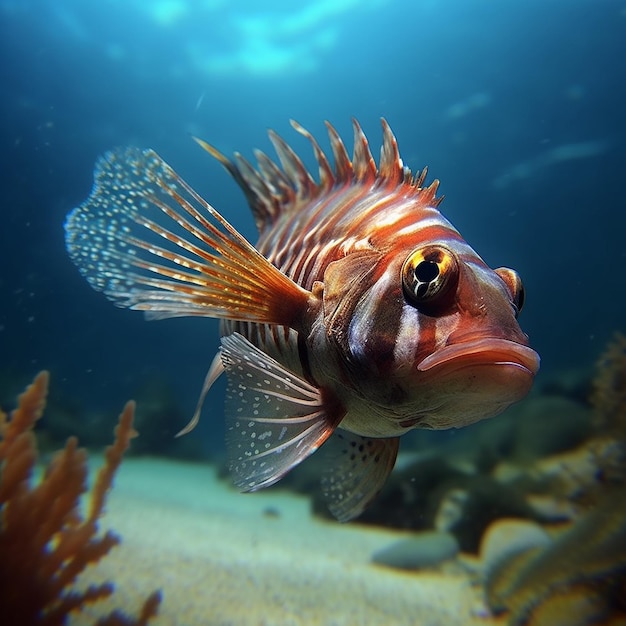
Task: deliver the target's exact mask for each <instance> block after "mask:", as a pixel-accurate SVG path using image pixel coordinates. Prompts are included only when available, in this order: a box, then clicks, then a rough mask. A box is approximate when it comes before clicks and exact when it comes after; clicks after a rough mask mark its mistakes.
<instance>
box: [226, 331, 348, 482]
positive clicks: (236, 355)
mask: <svg viewBox="0 0 626 626" xmlns="http://www.w3.org/2000/svg"><path fill="white" fill-rule="evenodd" d="M221 354H222V362H223V364H224V368H225V370H226V374H227V376H228V387H227V392H226V444H227V449H228V456H229V466H230V471H231V475H232V478H233V482H234V483H235V485H236V486H237V487H238V488H239V489H241V490H242V491H256V490H258V489H262V488H263V487H269V486H270V485H273V484H274V483H276V482H277V481H279V480H280V479H281V478H282V477H283V476H284V475H285V474H287V472H289V471H290V470H291V469H292V468H293V467H295V466H296V465H298V463H300V462H301V461H303V460H304V459H305V458H307V457H308V456H309V455H311V454H313V452H315V451H316V450H317V449H318V448H319V446H321V445H322V443H324V441H326V439H328V437H329V436H330V435H331V434H332V433H333V431H334V430H335V428H336V427H337V425H338V424H339V422H340V421H341V419H342V418H343V415H344V410H343V408H342V407H341V406H340V405H339V404H338V403H337V402H335V401H334V400H333V399H332V398H331V396H330V394H328V393H326V392H325V391H324V390H322V389H319V388H317V387H315V386H313V385H311V384H310V383H309V382H307V381H306V380H304V379H302V378H300V377H299V376H297V375H296V374H294V373H293V372H291V371H289V370H287V369H286V368H285V367H283V366H282V365H281V364H280V363H278V362H277V361H275V360H274V359H273V358H271V357H270V356H269V355H267V354H266V353H265V352H263V351H261V350H259V349H258V348H257V347H256V346H254V345H253V344H251V343H250V342H249V341H248V340H247V339H245V338H244V337H243V336H242V335H240V334H238V333H233V334H232V335H229V336H227V337H223V338H222V348H221Z"/></svg>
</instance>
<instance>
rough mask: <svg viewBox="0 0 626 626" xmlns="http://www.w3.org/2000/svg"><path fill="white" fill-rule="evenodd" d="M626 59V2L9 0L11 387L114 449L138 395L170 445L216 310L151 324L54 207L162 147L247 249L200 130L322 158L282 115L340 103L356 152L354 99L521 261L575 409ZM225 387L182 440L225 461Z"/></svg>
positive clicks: (620, 148) (4, 246)
mask: <svg viewBox="0 0 626 626" xmlns="http://www.w3.org/2000/svg"><path fill="white" fill-rule="evenodd" d="M624 59H626V1H622V0H548V1H546V0H524V1H523V2H520V1H513V0H502V1H498V2H495V1H488V0H412V1H409V0H309V1H307V2H291V1H286V0H271V1H265V2H256V1H254V2H253V1H251V0H236V1H227V0H123V1H122V0H101V1H100V2H85V1H84V0H0V85H1V96H0V181H1V185H0V194H1V201H0V202H1V210H2V214H1V218H2V221H1V222H0V268H1V269H0V357H1V360H0V403H2V406H4V407H5V408H6V407H10V406H11V403H12V402H13V399H14V398H15V396H16V395H17V393H18V392H19V391H20V390H22V389H23V388H24V386H25V385H26V384H27V383H28V382H29V381H30V380H32V378H33V376H34V374H35V373H36V372H37V371H39V370H41V369H48V370H49V371H50V373H51V380H52V385H51V393H50V404H51V406H52V410H51V417H46V418H44V422H43V426H44V429H45V430H46V431H47V432H48V433H49V434H50V436H51V438H52V439H53V440H55V441H56V440H58V441H63V440H64V438H65V437H67V436H68V435H70V434H78V435H79V437H80V440H81V443H85V444H87V445H101V444H102V442H106V441H108V440H109V438H110V432H111V428H112V426H113V423H114V417H115V415H117V413H118V412H119V409H120V407H121V406H122V405H123V403H124V402H125V400H126V399H128V398H131V397H134V398H137V400H138V402H139V408H138V411H139V412H140V411H141V407H142V403H143V406H144V407H145V406H147V405H149V404H150V402H152V403H154V404H155V405H158V406H157V408H156V409H154V411H153V413H158V414H159V418H158V419H157V418H155V420H154V422H150V421H149V420H148V421H144V424H143V425H141V427H139V430H140V431H141V435H142V437H141V438H140V439H139V440H137V446H138V448H137V450H136V451H142V447H141V446H142V445H143V446H144V448H143V450H144V451H146V452H150V453H156V454H165V455H167V454H169V453H170V452H171V451H173V449H174V447H175V446H180V445H181V444H180V440H176V441H174V439H173V435H174V434H175V433H176V432H177V431H178V430H179V429H180V428H181V427H182V426H184V425H185V424H186V422H187V420H188V419H189V417H190V416H191V414H192V413H193V410H194V407H195V403H196V401H197V398H198V394H199V391H200V388H201V386H202V382H203V380H204V376H205V374H206V371H207V369H208V366H209V364H210V361H211V359H212V357H213V355H214V353H215V351H216V350H217V348H218V345H219V339H218V324H217V322H216V321H214V320H210V319H172V320H165V321H155V322H146V321H145V320H144V319H143V316H142V314H141V313H137V312H133V311H127V310H122V309H117V308H115V307H114V306H112V305H111V303H110V302H109V301H108V300H107V299H106V298H105V297H103V296H102V295H101V294H99V293H96V292H94V291H93V290H92V289H91V288H90V287H89V285H88V284H87V283H86V281H84V280H83V278H82V277H81V276H80V275H79V273H78V271H77V269H76V268H75V267H74V266H73V264H72V263H71V261H70V259H69V257H68V255H67V253H66V250H65V242H64V232H63V224H64V220H65V216H66V214H67V213H68V212H69V211H70V210H71V209H72V208H73V207H75V206H77V205H78V204H80V203H81V202H82V201H84V200H85V199H86V198H87V196H88V195H89V192H90V189H91V186H92V183H93V179H92V172H93V167H94V163H95V161H96V159H97V157H98V156H99V155H101V154H102V153H104V152H105V151H107V150H109V149H111V148H115V147H118V146H125V145H137V146H139V147H142V148H147V147H150V148H154V149H155V150H156V151H157V152H158V153H159V154H160V155H161V156H162V157H163V158H164V159H165V160H166V161H167V162H168V163H169V164H170V165H172V166H173V167H175V168H176V170H177V171H178V173H179V174H181V176H183V178H185V179H186V180H187V181H188V182H190V183H191V184H192V185H193V186H194V187H195V188H196V189H197V191H198V192H199V193H200V194H201V195H202V196H203V197H204V198H206V199H207V200H208V201H209V202H210V203H211V204H212V205H213V206H215V207H216V208H217V209H218V210H219V211H220V212H221V213H222V214H223V215H224V216H225V217H226V219H228V220H229V221H230V222H231V223H232V224H233V225H235V226H236V227H237V228H238V229H239V230H240V232H242V233H243V234H244V235H245V236H246V237H247V238H248V239H250V240H251V241H253V242H254V241H255V239H256V231H255V227H254V223H253V219H252V216H251V213H250V211H249V209H248V207H247V204H246V201H245V199H244V197H243V195H242V194H241V192H240V190H239V188H238V187H237V186H236V185H235V184H234V183H233V181H232V180H231V179H230V178H229V176H228V175H227V174H226V173H225V172H224V171H223V170H222V168H221V166H220V165H219V163H217V162H215V161H213V160H212V159H211V158H209V157H208V156H207V155H206V154H205V153H203V151H202V150H200V149H199V148H198V146H197V145H196V144H195V143H194V142H193V141H192V140H191V135H195V136H198V137H201V138H203V139H206V140H207V141H209V142H210V143H211V144H212V145H214V146H216V147H217V148H218V149H219V150H220V151H222V152H223V153H224V154H226V155H230V154H232V153H233V152H234V151H240V152H241V153H242V154H243V155H244V156H246V157H251V156H252V151H253V149H254V148H260V149H262V150H264V151H267V152H268V153H269V154H272V153H273V150H272V147H271V144H270V143H269V140H268V137H267V134H266V133H267V129H268V128H273V129H275V130H276V131H277V132H278V133H279V134H281V135H282V136H283V137H284V138H285V139H286V140H287V141H288V143H290V144H291V145H292V146H294V148H295V149H296V151H297V152H298V153H299V154H300V155H302V156H303V159H304V160H305V162H306V163H307V164H309V165H312V164H313V157H312V155H311V153H310V148H309V146H308V145H307V144H306V140H304V139H303V138H301V137H298V136H297V134H296V133H295V132H294V131H293V130H292V129H291V127H290V125H289V119H291V118H293V119H295V120H297V121H298V122H299V123H300V124H302V125H303V126H304V127H306V128H307V129H308V130H309V131H311V132H312V134H313V135H314V136H315V137H317V138H318V139H319V140H320V143H321V144H322V146H323V147H327V145H328V144H327V142H326V140H325V129H324V124H323V122H324V120H329V121H330V122H331V123H332V124H333V125H334V126H335V127H336V128H337V130H338V131H339V133H340V135H341V136H342V137H344V138H345V139H346V143H347V145H348V147H349V148H351V139H350V138H351V135H352V131H351V126H350V124H351V121H350V120H351V117H352V116H354V117H355V118H357V119H358V120H359V122H360V123H361V125H362V127H363V129H364V131H365V133H366V135H367V136H368V138H369V140H370V145H371V147H372V152H373V153H374V155H375V156H376V157H377V153H378V148H379V145H380V138H381V131H380V118H381V116H384V117H385V118H386V119H387V120H388V122H389V123H390V125H391V127H392V129H393V131H394V133H395V135H396V137H397V139H398V144H399V148H400V154H401V155H402V158H403V160H404V162H405V164H406V165H408V166H409V167H410V168H411V169H412V170H413V171H416V170H418V169H421V168H422V167H424V166H428V167H429V178H428V180H429V181H430V180H432V179H433V178H438V179H440V181H441V187H440V193H442V194H444V195H445V200H444V202H443V204H442V205H441V211H442V213H443V214H444V215H445V216H446V217H447V218H448V219H449V220H450V221H451V222H452V223H453V224H454V226H455V227H456V228H458V230H459V231H460V232H461V233H462V235H463V237H464V238H465V240H466V241H468V242H469V243H470V245H472V247H473V248H474V249H475V250H476V251H477V252H478V253H479V254H480V255H481V256H482V257H483V258H484V259H485V261H486V262H487V263H488V264H489V265H490V266H491V267H499V266H507V267H512V268H514V269H516V270H517V271H518V272H519V273H520V275H521V277H522V279H523V281H524V286H525V289H526V304H525V307H524V310H523V312H522V313H521V316H520V324H521V326H522V328H523V330H524V331H525V332H527V333H528V335H529V336H530V345H531V346H532V347H533V348H534V349H535V350H537V352H538V353H539V354H540V355H541V358H542V369H541V371H540V372H539V374H538V376H537V379H536V392H535V393H536V394H540V393H542V391H543V392H545V391H546V390H554V389H558V390H561V391H563V390H564V391H563V392H564V393H568V394H569V395H570V396H571V397H572V398H573V399H576V400H577V401H580V402H581V403H582V404H584V403H585V402H586V395H585V394H587V392H588V391H589V380H590V379H591V377H592V376H593V372H594V369H593V368H594V364H595V363H596V361H597V360H598V358H599V356H600V354H601V353H603V351H604V350H605V347H606V345H607V342H609V341H610V340H611V338H612V337H613V335H614V333H615V332H616V331H622V332H623V331H626V273H625V270H624V268H625V267H626V195H625V184H624V182H625V180H626V115H625V113H624V112H625V111H626V63H625V62H624ZM223 397H224V386H223V382H220V383H218V384H217V385H216V386H215V387H214V388H213V389H212V391H211V393H210V396H209V397H208V399H207V402H206V404H205V408H204V412H203V419H202V421H201V423H200V425H199V427H198V428H197V429H196V430H195V431H194V432H193V433H192V434H191V435H189V436H188V438H189V442H187V443H186V444H184V445H185V446H186V447H185V448H183V449H182V452H181V449H180V448H179V449H178V452H177V454H179V455H180V454H182V455H183V456H185V455H188V457H189V458H194V459H207V460H210V459H220V458H221V455H222V453H223V408H222V405H223ZM528 401H530V402H532V398H530V399H529V400H527V401H526V402H528ZM522 405H523V403H522ZM55 407H56V409H55ZM514 410H517V411H522V412H523V408H522V409H519V408H516V409H514ZM164 415H165V418H164V417H163V416H164ZM55 416H56V417H55ZM499 419H500V418H496V419H495V420H492V421H491V422H489V423H487V424H480V425H478V426H476V427H472V428H469V429H466V430H467V432H465V431H464V432H463V434H462V437H463V438H464V439H463V441H464V442H466V443H465V444H464V445H466V446H472V445H473V443H472V442H473V437H474V436H476V437H477V436H478V435H474V434H473V433H479V432H480V433H484V431H485V429H489V428H492V429H498V428H499V426H498V420H499ZM459 436H460V433H457V432H456V431H451V432H445V433H429V434H428V435H424V436H423V437H422V438H421V439H420V438H419V437H416V438H414V440H413V441H414V445H415V446H416V449H418V448H419V449H421V448H422V447H423V446H424V445H428V444H429V442H431V441H433V442H437V443H438V442H441V441H444V442H445V441H447V440H450V439H451V438H455V437H459ZM481 436H482V434H481ZM528 437H529V438H530V439H531V440H532V437H533V433H532V432H531V433H530V434H528ZM557 437H558V435H557ZM142 440H143V441H144V442H145V443H144V444H142V443H141V441H142ZM409 441H410V440H409ZM404 445H405V446H406V445H407V444H406V443H405V444H404ZM408 445H409V447H410V445H411V444H410V443H409V444H408ZM404 449H405V448H403V450H404ZM311 489H313V488H311ZM377 521H380V522H381V523H383V524H384V523H385V520H377Z"/></svg>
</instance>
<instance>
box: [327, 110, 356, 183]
mask: <svg viewBox="0 0 626 626" xmlns="http://www.w3.org/2000/svg"><path fill="white" fill-rule="evenodd" d="M325 124H326V128H327V129H328V137H329V139H330V147H331V149H332V151H333V158H334V159H335V179H336V180H337V182H342V183H344V182H346V181H349V180H352V174H353V171H352V162H351V161H350V157H349V156H348V151H347V150H346V146H345V145H344V143H343V141H342V140H341V137H340V136H339V133H338V132H337V131H336V130H335V127H334V126H333V125H332V124H331V123H330V122H325Z"/></svg>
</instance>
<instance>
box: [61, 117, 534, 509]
mask: <svg viewBox="0 0 626 626" xmlns="http://www.w3.org/2000/svg"><path fill="white" fill-rule="evenodd" d="M291 125H292V127H293V128H294V129H295V130H296V131H297V132H298V133H299V134H300V135H302V136H304V137H305V138H306V140H308V143H310V146H311V149H312V152H313V156H314V159H315V162H316V165H317V169H318V173H317V176H316V177H315V176H314V175H313V174H311V173H310V171H309V170H308V169H307V167H306V166H305V165H304V163H303V161H302V159H301V158H300V156H298V154H297V153H296V152H295V151H294V149H293V148H292V147H291V146H290V145H289V144H288V143H287V142H286V141H285V140H284V139H283V138H282V137H281V136H280V135H278V134H277V133H276V132H274V131H273V130H270V131H269V139H270V141H271V143H272V144H273V147H274V149H275V151H276V154H277V157H278V159H277V161H276V160H272V159H271V158H270V157H269V156H268V155H267V154H266V153H264V152H262V151H260V150H256V151H255V152H254V155H255V158H256V166H255V165H253V164H252V163H251V162H250V161H249V160H248V159H246V158H245V157H244V156H242V155H241V154H240V153H235V154H234V156H233V157H232V158H229V157H227V156H225V155H224V154H222V153H221V152H220V151H218V150H217V149H216V148H215V147H214V146H212V145H210V144H208V143H207V142H205V141H203V140H201V139H197V138H194V139H195V140H196V142H197V143H198V144H199V145H200V146H201V147H202V148H203V149H204V150H206V151H207V152H208V153H209V154H210V155H212V156H213V157H214V158H216V159H217V161H218V162H219V163H221V165H222V166H223V167H224V168H225V169H226V171H227V172H228V173H229V174H230V175H231V176H232V178H233V179H234V180H235V182H236V183H237V184H238V185H239V187H240V188H241V189H242V191H243V193H244V195H245V198H246V199H247V202H248V204H249V205H250V208H251V211H252V214H253V217H254V220H255V223H256V226H257V229H258V231H259V238H258V241H257V243H256V245H252V244H251V243H250V242H249V241H248V240H247V239H245V238H244V237H243V236H242V235H241V234H240V233H239V231H238V230H237V229H236V228H235V227H234V226H233V225H231V223H230V222H229V221H227V220H226V219H225V218H224V217H223V215H222V214H221V213H219V212H218V211H217V210H216V209H215V208H214V207H213V206H212V205H211V204H209V203H208V202H207V201H206V200H204V199H203V198H202V197H201V196H200V195H199V194H198V193H197V192H196V191H195V190H194V189H193V187H191V186H190V185H189V184H188V183H187V182H186V181H185V180H184V179H183V178H182V177H181V176H179V175H178V174H177V173H176V172H175V170H174V169H172V168H171V167H170V166H169V165H168V164H167V163H166V162H165V161H164V160H163V159H162V158H161V157H160V156H159V155H158V154H157V153H156V152H155V151H153V150H150V149H145V150H144V149H140V148H136V147H127V148H119V149H117V150H113V151H110V152H108V153H106V154H105V155H104V156H103V157H101V158H100V159H99V160H98V162H97V164H96V167H95V171H94V186H93V189H92V191H91V194H90V195H89V197H88V198H87V200H86V201H85V202H83V203H82V204H80V205H79V206H77V207H76V208H74V209H73V210H72V211H71V212H70V213H69V214H68V216H67V218H66V221H65V237H66V247H67V250H68V252H69V255H70V257H71V259H72V260H73V262H74V263H75V264H76V265H77V267H78V269H79V271H80V272H81V274H82V275H83V276H84V277H85V278H86V279H87V281H88V282H89V284H90V285H91V286H92V287H93V288H94V289H96V290H97V291H100V292H102V293H103V294H104V295H105V296H107V297H108V298H109V299H110V300H112V301H113V303H114V304H116V305H117V306H121V307H126V308H129V309H133V310H139V311H144V312H145V314H146V317H147V318H148V319H163V318H171V317H183V316H200V317H211V318H217V319H219V320H220V334H221V339H220V347H219V349H218V351H217V354H216V355H215V357H214V358H213V361H212V363H211V366H210V368H209V370H208V373H207V375H206V379H205V382H204V386H203V389H202V392H201V395H200V400H199V402H198V408H197V409H196V412H195V413H194V416H193V418H192V420H191V421H190V423H189V424H188V426H187V427H185V428H184V429H183V431H181V432H183V433H186V432H189V430H191V429H192V428H193V427H194V426H195V424H196V423H197V421H198V419H199V415H200V410H201V407H202V402H203V401H204V398H205V396H206V394H207V393H208V391H209V390H210V388H211V386H212V385H213V383H214V382H215V381H216V380H217V379H218V378H219V377H220V376H221V375H222V374H223V373H224V372H225V373H226V376H227V388H226V401H225V404H226V408H225V419H226V447H227V452H228V458H229V468H230V473H231V476H232V479H233V482H234V484H235V485H236V486H237V487H238V488H239V489H240V490H241V491H256V490H258V489H261V488H264V487H268V486H270V485H273V484H275V483H276V482H277V481H279V480H280V479H281V478H282V477H284V476H285V475H286V474H287V473H288V472H289V471H290V470H291V469H292V468H294V467H295V466H296V465H298V464H299V463H300V462H302V461H303V460H304V459H306V458H307V457H309V456H310V455H311V454H312V453H314V452H315V451H316V450H318V449H319V448H320V447H321V446H322V445H323V444H326V445H327V446H328V449H329V450H332V453H331V454H329V457H328V460H327V461H326V462H325V463H324V467H325V468H324V470H323V472H322V476H321V483H322V491H323V493H324V496H325V498H326V500H327V503H328V507H329V509H330V511H331V513H332V514H333V515H334V516H335V517H336V518H337V519H338V520H340V521H348V520H351V519H353V518H356V517H358V516H359V515H360V514H361V513H362V512H363V511H364V510H365V509H366V508H367V506H368V505H369V504H370V503H371V502H372V501H373V500H374V498H375V497H376V495H377V494H378V493H379V492H380V490H381V489H382V487H383V485H384V484H385V482H386V480H387V478H388V476H389V474H390V473H391V471H392V469H393V467H394V464H395V461H396V457H397V454H398V449H399V441H400V437H401V436H402V435H403V434H405V433H407V432H409V431H411V430H413V429H416V428H426V429H448V428H460V427H463V426H467V425H469V424H472V423H475V422H477V421H479V420H483V419H485V418H489V417H492V416H495V415H497V414H498V413H501V412H502V411H503V410H504V409H506V408H507V407H508V406H509V405H511V404H512V403H514V402H517V401H519V400H521V399H522V398H523V397H524V396H526V395H527V393H528V392H529V390H530V388H531V386H532V383H533V379H534V376H535V374H536V373H537V371H538V368H539V356H538V355H537V353H536V352H535V351H534V350H533V349H532V348H531V347H529V341H528V336H527V335H526V334H525V333H524V332H523V331H522V330H521V328H520V326H519V323H518V314H519V312H520V310H521V308H522V305H523V303H524V289H523V285H522V282H521V279H520V277H519V275H518V274H517V273H516V272H515V271H514V270H511V269H508V268H497V269H491V268H490V267H489V266H488V265H487V264H486V263H485V262H484V261H483V260H482V259H481V258H480V257H479V256H478V254H477V253H476V252H475V251H474V250H473V248H471V247H470V245H469V244H468V243H467V242H466V241H465V240H464V239H463V237H462V236H461V234H460V233H459V232H458V231H457V230H456V229H455V228H454V226H452V224H451V223H450V222H449V221H448V220H447V219H446V218H445V217H444V216H443V215H442V213H441V212H440V210H439V204H440V202H441V200H442V197H441V196H437V191H438V187H439V181H438V180H434V181H433V182H431V183H430V184H428V185H426V183H425V181H426V176H427V168H424V169H422V170H421V171H417V172H416V173H415V174H413V173H412V172H411V170H410V169H409V168H408V167H407V166H405V165H404V163H403V161H402V159H401V157H400V154H399V149H398V144H397V140H396V138H395V136H394V134H393V132H392V130H391V128H390V126H389V124H388V123H387V121H386V120H385V119H382V146H381V150H380V159H379V161H378V163H376V161H375V160H374V158H373V156H372V153H371V150H370V146H369V142H368V139H367V138H366V136H365V134H364V132H363V130H362V128H361V126H360V125H359V123H358V122H357V121H356V120H352V126H353V131H354V149H353V154H352V158H350V156H349V154H348V150H347V148H346V146H345V144H344V141H343V140H342V138H341V137H340V135H339V133H338V132H337V131H336V129H335V128H334V127H333V126H332V125H331V124H330V123H328V122H326V129H327V133H328V140H329V146H330V152H324V150H323V149H322V148H321V146H320V144H319V143H318V141H317V140H316V139H315V138H314V136H313V135H312V134H311V133H310V132H309V131H307V130H306V129H305V128H304V127H302V126H301V125H300V124H298V123H297V122H295V121H291ZM331 156H332V163H333V164H332V165H331ZM331 442H332V443H331ZM325 447H326V446H325Z"/></svg>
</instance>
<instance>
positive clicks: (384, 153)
mask: <svg viewBox="0 0 626 626" xmlns="http://www.w3.org/2000/svg"><path fill="white" fill-rule="evenodd" d="M381 123H382V125H383V145H382V146H381V148H380V166H379V168H378V175H379V176H380V177H382V178H384V179H385V181H387V182H388V183H389V185H390V186H396V185H400V184H401V183H402V182H405V181H406V178H405V173H406V171H407V170H408V168H406V169H405V168H404V166H403V164H402V159H401V158H400V152H399V150H398V142H397V141H396V138H395V135H394V134H393V132H392V131H391V128H390V127H389V124H387V120H386V119H385V118H384V117H383V118H382V120H381ZM408 174H409V176H411V172H410V171H408ZM409 180H410V179H409Z"/></svg>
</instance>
